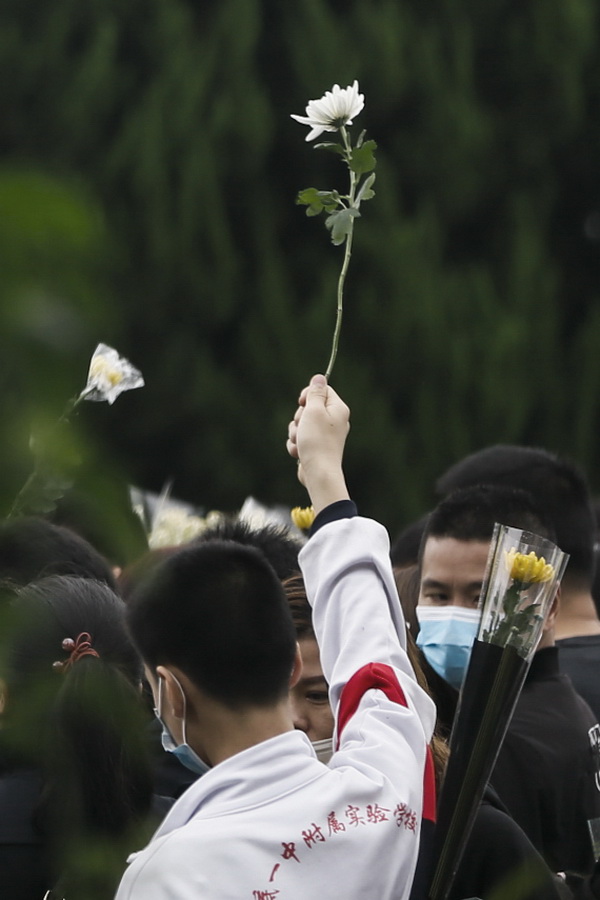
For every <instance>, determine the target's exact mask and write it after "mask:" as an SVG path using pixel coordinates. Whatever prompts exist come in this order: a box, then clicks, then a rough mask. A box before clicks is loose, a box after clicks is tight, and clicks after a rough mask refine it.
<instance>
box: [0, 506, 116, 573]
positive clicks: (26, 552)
mask: <svg viewBox="0 0 600 900" xmlns="http://www.w3.org/2000/svg"><path fill="white" fill-rule="evenodd" d="M49 575H72V576H75V577H78V578H93V579H94V580H96V581H100V582H103V583H104V584H107V585H108V586H109V587H110V588H111V590H114V589H115V586H116V585H115V578H114V575H113V572H112V569H111V567H110V565H109V564H108V562H107V561H106V559H105V558H104V557H103V556H101V554H100V553H98V551H97V550H96V549H95V548H94V547H92V545H91V544H90V543H88V541H86V540H85V538H82V537H80V535H78V534H75V532H74V531H71V529H70V528H66V527H64V526H62V525H55V524H53V523H52V522H47V521H46V520H45V519H42V518H38V517H37V516H22V517H19V518H16V519H5V520H4V521H3V522H0V578H1V579H2V580H6V581H11V582H13V583H14V584H18V585H25V584H28V583H29V582H30V581H35V580H37V579H38V578H44V577H46V576H49Z"/></svg>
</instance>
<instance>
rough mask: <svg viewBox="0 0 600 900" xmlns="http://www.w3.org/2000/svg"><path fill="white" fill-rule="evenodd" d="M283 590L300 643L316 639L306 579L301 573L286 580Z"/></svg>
mask: <svg viewBox="0 0 600 900" xmlns="http://www.w3.org/2000/svg"><path fill="white" fill-rule="evenodd" d="M283 589H284V591H285V595H286V597H287V601H288V603H289V607H290V612H291V614H292V621H293V623H294V628H295V629H296V637H297V638H298V640H299V641H301V640H302V639H303V638H313V639H314V638H315V637H316V636H315V629H314V626H313V619H312V607H311V605H310V603H309V602H308V597H307V596H306V588H305V587H304V579H303V577H302V574H301V573H300V572H297V573H296V575H292V577H291V578H286V580H285V581H284V582H283Z"/></svg>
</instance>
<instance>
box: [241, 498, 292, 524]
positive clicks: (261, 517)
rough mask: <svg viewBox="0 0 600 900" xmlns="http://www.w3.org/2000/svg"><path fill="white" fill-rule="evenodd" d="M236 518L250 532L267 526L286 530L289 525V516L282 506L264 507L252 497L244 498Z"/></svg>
mask: <svg viewBox="0 0 600 900" xmlns="http://www.w3.org/2000/svg"><path fill="white" fill-rule="evenodd" d="M237 517H238V519H239V521H240V522H245V523H246V525H248V526H249V527H250V528H251V529H252V530H254V531H257V530H259V529H260V528H265V527H266V526H267V525H275V526H276V527H278V528H280V527H281V526H282V525H283V526H285V527H286V528H287V527H288V526H289V524H290V520H289V515H288V512H287V510H286V509H285V507H283V506H265V505H264V504H263V503H260V501H258V500H255V499H254V497H246V499H245V500H244V502H243V504H242V507H241V509H240V510H239V512H238V514H237Z"/></svg>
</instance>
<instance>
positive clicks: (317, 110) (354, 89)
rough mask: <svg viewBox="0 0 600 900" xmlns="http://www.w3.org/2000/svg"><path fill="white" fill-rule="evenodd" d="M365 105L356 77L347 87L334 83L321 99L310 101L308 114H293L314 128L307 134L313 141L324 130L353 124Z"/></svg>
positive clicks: (304, 123) (333, 129)
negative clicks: (353, 120)
mask: <svg viewBox="0 0 600 900" xmlns="http://www.w3.org/2000/svg"><path fill="white" fill-rule="evenodd" d="M364 105H365V97H364V94H359V93H358V81H356V79H355V80H354V84H352V85H348V87H347V88H340V86H339V84H334V86H333V88H332V89H331V90H330V91H326V92H325V94H324V95H323V96H322V97H321V99H320V100H310V101H309V103H308V106H307V107H306V116H294V115H292V119H295V120H296V122H300V124H301V125H308V127H309V128H311V129H312V130H311V131H309V133H308V135H307V136H306V140H307V141H312V140H314V139H315V138H317V137H319V135H320V134H323V132H324V131H337V130H338V129H339V128H341V126H342V125H352V119H353V118H354V116H357V115H358V114H359V112H361V110H362V108H363V107H364Z"/></svg>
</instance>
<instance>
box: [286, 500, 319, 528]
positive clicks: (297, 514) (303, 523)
mask: <svg viewBox="0 0 600 900" xmlns="http://www.w3.org/2000/svg"><path fill="white" fill-rule="evenodd" d="M290 516H291V517H292V522H293V523H294V525H295V526H296V528H300V530H301V531H306V530H307V529H309V528H310V526H311V525H312V523H313V522H314V521H315V511H314V509H313V508H312V506H295V507H294V508H293V510H292V511H291V512H290Z"/></svg>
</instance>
